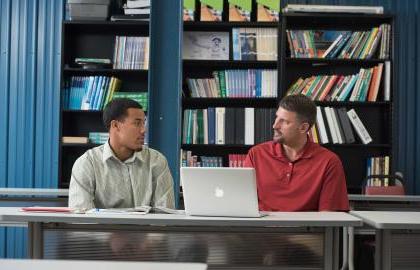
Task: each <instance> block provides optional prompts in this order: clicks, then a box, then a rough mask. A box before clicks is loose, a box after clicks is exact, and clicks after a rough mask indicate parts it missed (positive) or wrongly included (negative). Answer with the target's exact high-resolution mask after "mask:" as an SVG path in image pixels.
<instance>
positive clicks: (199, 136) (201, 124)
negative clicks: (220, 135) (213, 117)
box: [197, 110, 204, 144]
mask: <svg viewBox="0 0 420 270" xmlns="http://www.w3.org/2000/svg"><path fill="white" fill-rule="evenodd" d="M203 121H204V120H203V110H197V127H198V128H197V144H204V122H203Z"/></svg>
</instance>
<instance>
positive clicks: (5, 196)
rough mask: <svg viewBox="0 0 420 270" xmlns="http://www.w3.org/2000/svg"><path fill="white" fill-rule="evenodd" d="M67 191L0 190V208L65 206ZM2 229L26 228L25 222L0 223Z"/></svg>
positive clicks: (41, 189) (34, 189)
mask: <svg viewBox="0 0 420 270" xmlns="http://www.w3.org/2000/svg"><path fill="white" fill-rule="evenodd" d="M68 194H69V190H68V189H53V188H0V207H10V206H13V207H24V206H34V205H37V206H67V204H68V202H67V201H68V199H67V198H68ZM0 225H1V226H3V227H26V226H27V223H26V222H1V221H0Z"/></svg>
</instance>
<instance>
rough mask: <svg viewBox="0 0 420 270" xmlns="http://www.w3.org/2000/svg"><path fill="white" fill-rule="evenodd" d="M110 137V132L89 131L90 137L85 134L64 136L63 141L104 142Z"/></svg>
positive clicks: (77, 142) (70, 142)
mask: <svg viewBox="0 0 420 270" xmlns="http://www.w3.org/2000/svg"><path fill="white" fill-rule="evenodd" d="M108 139H109V133H108V132H89V137H84V136H63V137H62V138H61V141H62V142H63V143H68V144H88V143H94V144H104V143H106V142H107V141H108Z"/></svg>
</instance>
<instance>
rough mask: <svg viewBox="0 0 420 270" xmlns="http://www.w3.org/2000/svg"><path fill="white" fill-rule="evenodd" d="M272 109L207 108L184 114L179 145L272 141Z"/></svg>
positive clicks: (273, 110)
mask: <svg viewBox="0 0 420 270" xmlns="http://www.w3.org/2000/svg"><path fill="white" fill-rule="evenodd" d="M275 112H276V109H271V108H270V109H269V108H225V107H217V108H207V109H197V110H189V109H187V110H184V118H183V129H182V143H183V144H222V145H223V144H228V145H231V144H236V145H254V144H256V143H261V142H264V141H268V140H271V139H272V124H273V122H274V117H275Z"/></svg>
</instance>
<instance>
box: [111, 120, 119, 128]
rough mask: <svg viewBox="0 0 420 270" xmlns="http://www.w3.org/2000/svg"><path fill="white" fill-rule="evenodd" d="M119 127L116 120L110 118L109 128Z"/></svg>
mask: <svg viewBox="0 0 420 270" xmlns="http://www.w3.org/2000/svg"><path fill="white" fill-rule="evenodd" d="M112 128H113V129H117V130H118V129H119V125H118V121H117V120H112V121H111V126H110V129H112Z"/></svg>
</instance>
